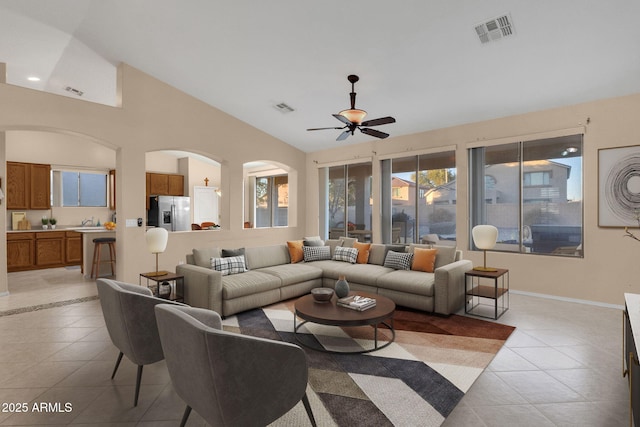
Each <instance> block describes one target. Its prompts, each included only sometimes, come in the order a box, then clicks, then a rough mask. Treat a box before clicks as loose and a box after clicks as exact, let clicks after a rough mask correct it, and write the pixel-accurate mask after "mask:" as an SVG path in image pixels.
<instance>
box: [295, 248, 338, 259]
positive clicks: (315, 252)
mask: <svg viewBox="0 0 640 427" xmlns="http://www.w3.org/2000/svg"><path fill="white" fill-rule="evenodd" d="M302 252H303V253H304V261H305V262H312V261H322V260H323V259H331V248H329V246H304V247H303V248H302Z"/></svg>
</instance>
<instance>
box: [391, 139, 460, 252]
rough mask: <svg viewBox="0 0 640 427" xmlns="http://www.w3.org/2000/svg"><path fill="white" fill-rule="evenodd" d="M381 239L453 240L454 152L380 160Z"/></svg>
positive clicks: (393, 240)
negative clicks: (381, 187)
mask: <svg viewBox="0 0 640 427" xmlns="http://www.w3.org/2000/svg"><path fill="white" fill-rule="evenodd" d="M381 169H382V180H383V183H384V182H390V192H389V191H388V190H387V194H385V190H384V189H385V185H384V184H383V194H382V197H383V199H382V205H383V212H390V215H389V214H388V213H387V214H383V227H382V228H383V241H385V243H421V242H426V241H429V242H439V241H442V240H451V241H455V240H456V167H455V152H454V151H446V152H442V153H433V154H423V155H420V156H410V157H402V158H397V159H390V160H383V161H382V168H381Z"/></svg>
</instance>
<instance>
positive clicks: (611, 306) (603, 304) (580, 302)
mask: <svg viewBox="0 0 640 427" xmlns="http://www.w3.org/2000/svg"><path fill="white" fill-rule="evenodd" d="M509 292H510V293H512V294H519V295H528V296H530V297H538V298H547V299H554V300H558V301H566V302H575V303H578V304H587V305H595V306H598V307H606V308H615V309H618V310H624V305H617V304H608V303H605V302H597V301H589V300H586V299H578V298H567V297H559V296H556V295H547V294H538V293H535V292H526V291H516V290H513V289H509Z"/></svg>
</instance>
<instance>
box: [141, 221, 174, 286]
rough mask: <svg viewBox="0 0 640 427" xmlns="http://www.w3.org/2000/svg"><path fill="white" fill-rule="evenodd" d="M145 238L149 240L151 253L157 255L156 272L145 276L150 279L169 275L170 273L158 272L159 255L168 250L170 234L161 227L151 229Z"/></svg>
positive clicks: (148, 244) (148, 246)
mask: <svg viewBox="0 0 640 427" xmlns="http://www.w3.org/2000/svg"><path fill="white" fill-rule="evenodd" d="M145 237H146V239H147V249H148V250H149V252H151V253H152V254H155V255H156V271H154V272H151V273H145V275H146V276H149V277H157V276H164V275H166V274H169V272H168V271H158V254H159V253H162V252H164V250H165V249H166V248H167V241H168V240H169V232H168V231H167V230H165V229H164V228H161V227H156V228H150V229H149V230H148V231H147V233H146V235H145Z"/></svg>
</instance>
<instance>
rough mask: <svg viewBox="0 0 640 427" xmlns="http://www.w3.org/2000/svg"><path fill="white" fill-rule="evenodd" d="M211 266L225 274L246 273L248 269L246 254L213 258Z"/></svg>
mask: <svg viewBox="0 0 640 427" xmlns="http://www.w3.org/2000/svg"><path fill="white" fill-rule="evenodd" d="M211 268H213V269H214V270H216V271H219V272H220V273H222V275H223V276H228V275H230V274H238V273H244V272H245V271H247V267H246V265H245V262H244V255H240V256H230V257H223V258H211Z"/></svg>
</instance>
